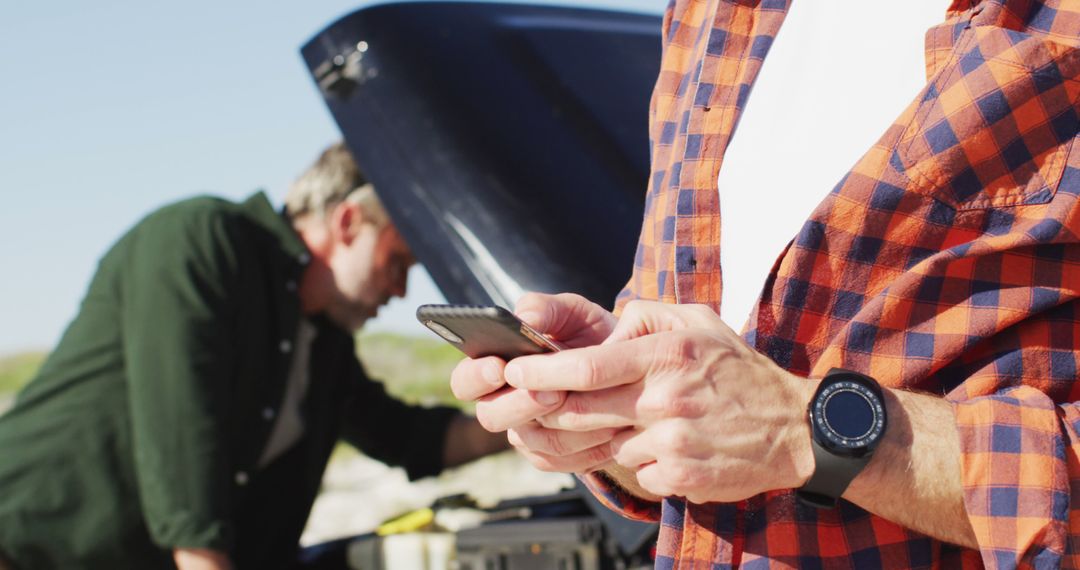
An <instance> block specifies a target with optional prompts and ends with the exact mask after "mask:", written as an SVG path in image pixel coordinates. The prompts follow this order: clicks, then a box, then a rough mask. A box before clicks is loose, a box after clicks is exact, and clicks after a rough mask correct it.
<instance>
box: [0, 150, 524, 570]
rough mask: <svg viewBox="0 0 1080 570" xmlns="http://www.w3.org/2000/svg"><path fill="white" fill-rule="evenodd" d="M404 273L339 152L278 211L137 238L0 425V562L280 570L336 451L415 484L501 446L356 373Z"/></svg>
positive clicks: (163, 218)
mask: <svg viewBox="0 0 1080 570" xmlns="http://www.w3.org/2000/svg"><path fill="white" fill-rule="evenodd" d="M412 263H413V258H412V255H411V253H410V252H409V249H408V247H407V246H406V244H405V242H404V241H403V240H402V238H401V236H400V235H399V234H398V232H397V230H396V229H395V228H394V227H393V226H392V225H391V224H390V223H389V220H388V219H387V217H386V214H385V212H384V211H383V209H382V207H381V205H380V204H379V202H378V200H377V198H376V197H375V194H374V192H373V190H372V188H371V186H370V185H369V184H366V183H365V181H364V180H363V178H362V176H361V174H360V173H359V171H358V169H357V167H356V165H355V163H354V162H353V160H352V158H351V156H349V154H348V151H347V150H346V149H345V148H344V146H343V145H341V144H338V145H334V146H333V147H331V148H330V149H328V150H327V151H326V152H324V153H323V155H322V156H321V157H320V158H319V160H318V162H317V163H316V164H315V165H314V166H312V168H311V169H310V170H309V171H308V172H307V173H305V174H304V175H303V176H302V177H301V178H300V179H299V180H297V182H296V183H295V184H294V185H293V187H292V188H291V189H290V192H289V195H288V197H287V198H286V207H285V212H283V213H279V212H277V211H275V210H274V209H273V208H272V207H271V205H270V203H269V201H268V200H267V199H266V197H265V196H264V195H263V194H261V193H260V194H256V195H254V196H252V197H251V198H249V199H248V200H247V201H245V202H243V203H241V204H234V203H231V202H227V201H224V200H220V199H215V198H208V197H203V198H195V199H191V200H187V201H183V202H180V203H177V204H173V205H170V206H167V207H165V208H162V209H160V210H158V211H156V212H154V213H152V214H150V215H149V216H148V217H147V218H146V219H144V220H143V221H141V222H139V223H138V224H137V225H136V226H135V227H134V228H133V229H131V230H130V231H129V232H128V233H127V234H126V235H125V236H124V237H122V238H121V239H120V241H119V242H117V243H116V244H115V245H114V246H113V247H112V249H111V250H110V251H109V252H108V253H107V254H106V255H105V257H104V258H103V259H102V260H101V263H100V265H99V267H98V270H97V273H96V275H95V276H94V278H93V280H92V281H91V283H90V287H89V290H88V292H87V295H86V298H85V299H84V300H83V303H82V306H81V308H80V310H79V313H78V315H77V316H76V318H75V320H74V321H73V322H72V323H71V324H70V326H69V327H68V329H67V331H66V332H65V333H64V336H63V338H62V339H61V341H60V344H59V345H58V346H57V347H56V349H55V350H54V352H53V353H52V354H51V355H50V356H49V359H48V360H47V361H46V362H45V364H44V365H43V366H42V369H41V371H40V373H39V375H38V377H37V378H36V379H34V380H33V381H32V382H30V384H29V385H27V387H26V388H25V389H24V390H23V391H22V393H21V394H20V395H19V397H18V399H17V401H16V404H15V406H14V408H12V409H11V411H10V412H9V413H8V414H7V415H5V416H3V417H0V567H2V566H4V565H7V566H10V567H14V568H17V569H19V570H31V569H38V568H65V569H66V568H109V569H112V568H140V569H142V568H171V567H173V566H174V565H175V566H176V567H179V568H181V569H182V570H188V569H193V568H208V569H224V568H232V567H238V568H260V569H261V568H275V567H288V566H290V565H291V564H292V563H293V561H294V560H295V559H296V552H297V544H298V540H299V537H300V533H301V531H302V530H303V527H304V523H305V521H306V519H307V515H308V512H309V510H310V508H311V505H312V502H313V501H314V499H315V495H316V494H317V492H318V489H319V483H320V480H321V477H322V473H323V470H324V468H325V466H326V462H327V459H328V458H329V456H330V452H331V451H332V449H333V447H334V444H335V442H336V441H337V440H338V438H339V437H341V438H344V439H345V440H346V441H348V442H350V443H352V444H353V445H355V446H357V447H358V448H359V449H361V450H362V451H364V452H365V453H366V454H368V455H369V456H371V457H374V458H376V459H379V460H382V461H385V462H387V463H391V464H396V465H401V466H403V467H404V468H405V469H406V471H407V472H408V474H409V476H410V477H413V478H416V477H423V476H426V475H432V474H435V473H438V472H439V471H440V470H441V469H442V468H443V467H444V466H450V465H455V464H459V463H463V462H465V461H468V460H470V459H473V458H476V457H479V456H481V455H484V454H487V453H491V452H493V451H496V450H500V449H503V448H504V447H506V442H505V440H504V439H503V438H501V437H499V436H495V435H490V434H487V432H486V431H484V430H483V429H481V428H480V427H479V426H478V425H477V424H476V423H475V421H474V420H472V419H469V418H466V417H465V416H462V415H460V414H458V413H457V412H456V411H455V410H453V409H449V408H436V409H423V408H417V407H410V406H406V405H404V404H402V403H400V402H398V401H396V400H394V399H393V398H391V397H389V396H388V395H387V394H386V393H385V392H384V391H383V388H382V386H381V385H380V384H378V383H376V382H373V381H371V380H369V379H368V378H367V377H366V376H365V374H364V371H363V369H362V368H361V366H360V363H359V362H358V361H357V359H356V356H355V347H354V344H353V336H352V333H353V331H355V330H357V329H359V328H360V326H362V325H363V323H364V321H366V320H367V319H368V318H370V317H372V316H374V315H375V313H376V311H377V310H378V308H379V306H381V305H383V304H385V303H386V302H387V301H388V300H389V299H390V298H391V297H393V296H402V295H404V294H405V284H406V278H407V272H408V268H409V266H410V265H411V264H412Z"/></svg>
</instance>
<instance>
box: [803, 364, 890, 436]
mask: <svg viewBox="0 0 1080 570" xmlns="http://www.w3.org/2000/svg"><path fill="white" fill-rule="evenodd" d="M813 415H814V422H813V424H814V427H815V429H816V430H817V431H818V433H819V434H820V435H821V438H823V439H824V441H822V443H824V444H826V445H828V446H829V447H831V448H833V449H836V450H838V451H840V450H846V451H850V452H856V453H857V452H859V451H863V450H867V449H868V448H869V447H870V446H872V444H873V443H875V442H876V441H877V440H878V438H880V437H881V434H882V433H883V432H884V431H885V412H884V410H883V409H882V404H881V400H880V398H878V396H877V394H875V393H874V392H873V391H872V390H871V389H870V388H869V387H867V386H864V385H862V384H860V383H858V382H850V381H846V380H845V381H840V382H835V383H833V384H830V385H828V386H826V387H825V388H824V389H822V390H821V392H820V393H819V394H818V395H817V397H816V398H815V399H814V407H813Z"/></svg>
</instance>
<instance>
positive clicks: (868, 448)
mask: <svg viewBox="0 0 1080 570" xmlns="http://www.w3.org/2000/svg"><path fill="white" fill-rule="evenodd" d="M807 415H808V416H809V419H810V433H811V442H810V445H811V446H812V447H813V450H814V474H813V475H811V476H810V479H809V480H808V481H807V482H806V484H804V485H803V486H802V487H801V488H800V489H798V490H796V491H795V495H796V496H797V497H798V498H799V500H801V501H802V502H803V503H806V504H808V505H811V506H814V507H818V508H822V509H831V508H834V507H836V502H837V501H838V500H839V499H840V496H841V495H843V494H844V490H845V489H847V487H848V485H849V484H850V483H851V481H852V480H853V479H855V476H856V475H858V474H859V472H861V471H862V470H863V468H864V467H866V464H867V463H869V462H870V458H871V457H872V456H873V455H874V450H875V449H877V446H878V443H880V442H881V438H882V437H883V436H884V435H885V427H886V425H887V423H888V422H887V421H886V416H885V400H884V398H883V397H882V391H881V386H879V385H878V383H877V381H876V380H874V379H873V378H871V377H869V376H866V375H864V374H859V373H858V372H852V371H850V370H843V369H841V368H833V369H832V370H830V371H829V373H828V374H826V375H825V378H823V379H822V380H821V384H820V385H819V386H818V389H817V391H816V392H814V397H813V398H811V399H810V405H809V406H808V409H807Z"/></svg>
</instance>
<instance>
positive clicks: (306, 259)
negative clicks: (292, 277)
mask: <svg viewBox="0 0 1080 570" xmlns="http://www.w3.org/2000/svg"><path fill="white" fill-rule="evenodd" d="M296 261H298V262H300V265H307V264H308V263H311V256H310V255H308V254H307V253H301V254H300V255H298V256H297V257H296Z"/></svg>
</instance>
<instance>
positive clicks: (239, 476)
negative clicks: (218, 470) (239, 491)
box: [236, 471, 248, 487]
mask: <svg viewBox="0 0 1080 570" xmlns="http://www.w3.org/2000/svg"><path fill="white" fill-rule="evenodd" d="M236 484H237V485H240V486H241V487H243V486H244V485H247V484H248V474H247V473H245V472H244V471H237V472H236Z"/></svg>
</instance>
